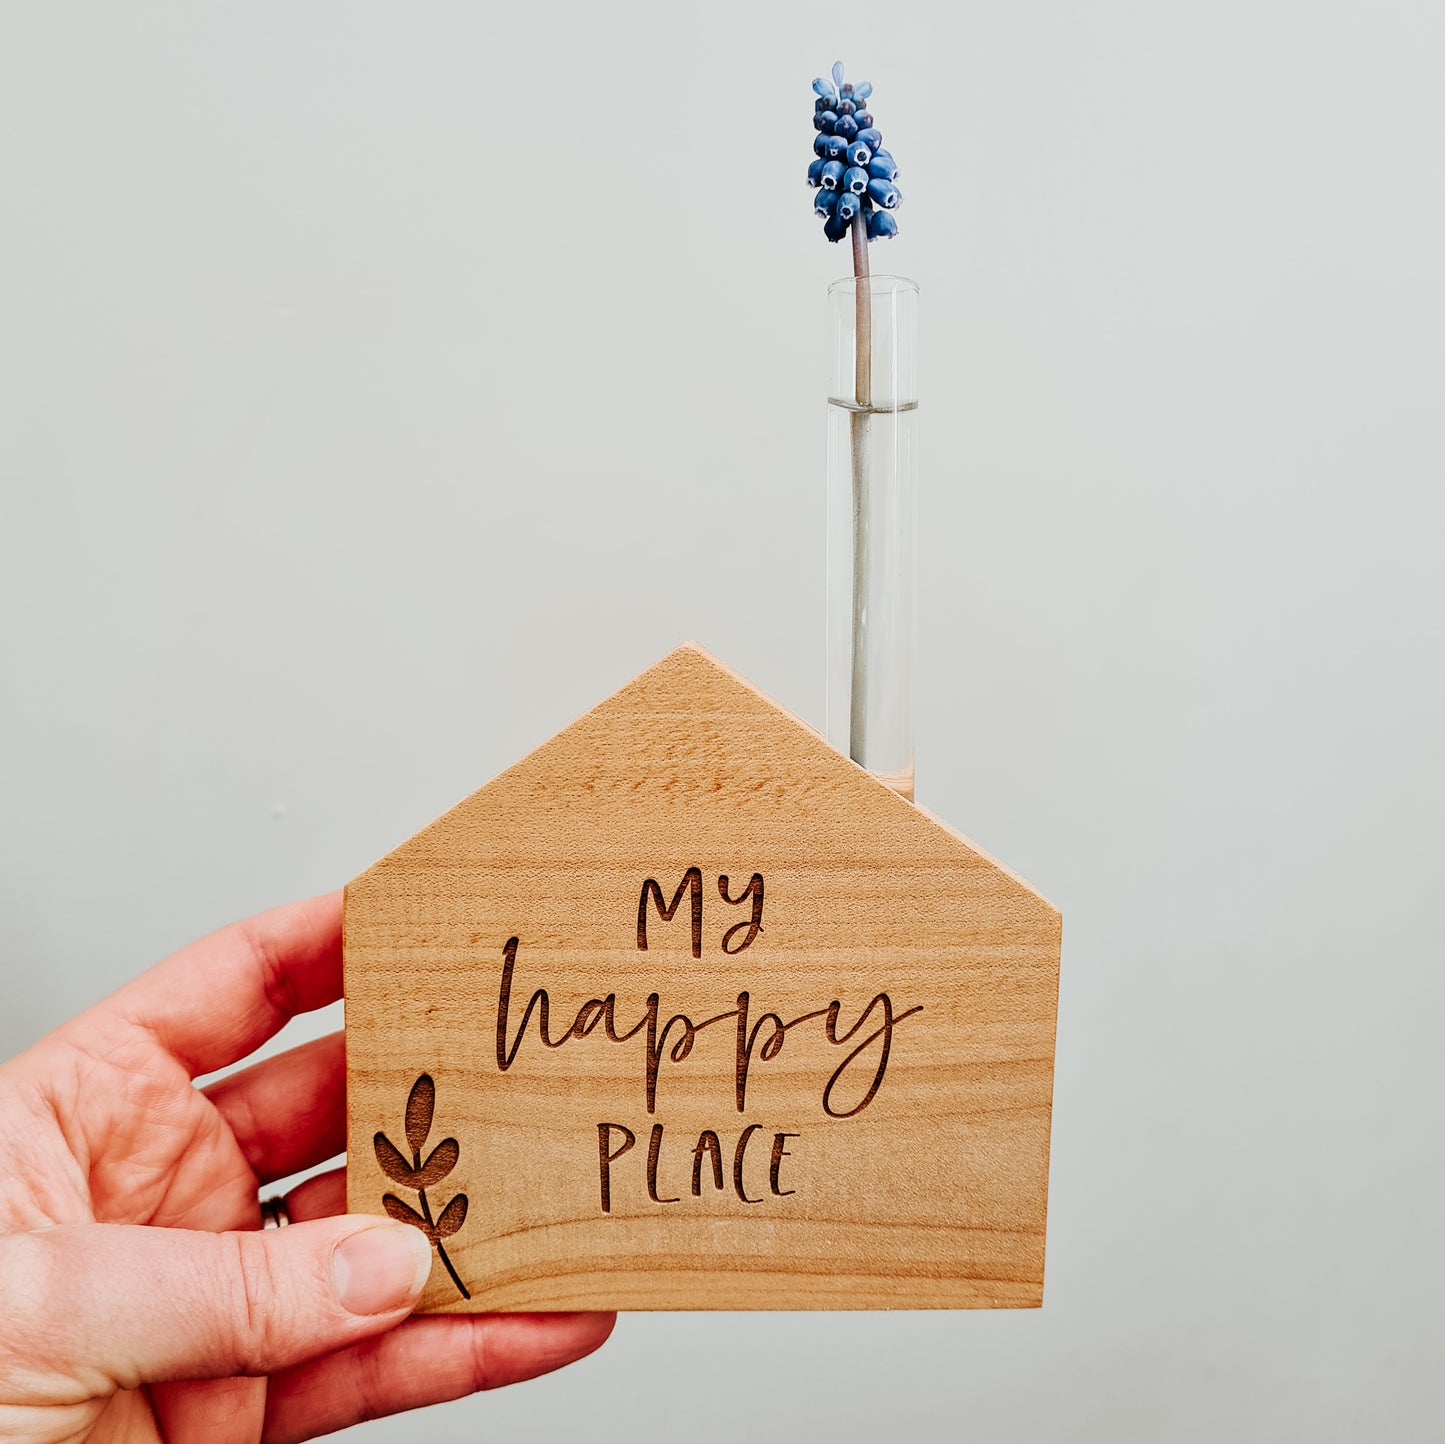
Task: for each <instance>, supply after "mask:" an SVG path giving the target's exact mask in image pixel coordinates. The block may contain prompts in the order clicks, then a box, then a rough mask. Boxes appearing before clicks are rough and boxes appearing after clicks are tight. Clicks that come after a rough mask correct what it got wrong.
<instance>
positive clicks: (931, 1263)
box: [345, 646, 1060, 1312]
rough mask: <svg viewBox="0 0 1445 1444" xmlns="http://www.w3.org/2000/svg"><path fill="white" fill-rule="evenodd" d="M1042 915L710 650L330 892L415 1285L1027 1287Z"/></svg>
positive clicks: (700, 1304) (715, 1289)
mask: <svg viewBox="0 0 1445 1444" xmlns="http://www.w3.org/2000/svg"><path fill="white" fill-rule="evenodd" d="M1059 937H1060V922H1059V915H1058V913H1057V912H1056V911H1055V909H1054V908H1053V907H1052V906H1051V905H1050V904H1049V903H1048V902H1046V901H1045V900H1044V899H1043V898H1042V897H1040V896H1039V894H1038V893H1036V892H1034V891H1033V890H1032V889H1031V888H1029V887H1028V886H1027V885H1026V884H1025V883H1023V882H1021V881H1020V880H1019V879H1018V878H1017V877H1015V876H1014V875H1013V874H1012V873H1010V872H1009V871H1007V870H1006V869H1005V868H1003V867H1001V866H1000V865H999V864H998V863H996V862H994V861H993V860H992V859H991V858H989V857H988V856H986V855H985V854H984V853H982V852H981V851H980V850H979V849H978V848H976V847H974V846H973V845H972V844H971V843H969V842H967V841H966V840H965V839H963V838H962V837H960V836H959V835H958V834H957V833H955V832H953V831H952V830H950V829H949V828H948V827H946V826H945V825H944V824H943V823H941V822H939V821H938V820H937V819H935V818H933V817H931V816H929V814H928V813H926V812H924V811H922V810H921V809H919V808H917V807H915V806H914V805H913V804H911V803H909V802H906V801H904V800H903V799H902V798H901V797H899V796H897V795H896V794H895V793H893V792H892V791H890V790H889V789H888V788H887V787H886V786H884V785H883V784H882V783H880V782H878V781H876V780H875V779H874V778H872V777H871V776H869V774H868V773H867V772H865V771H864V770H863V769H862V768H860V767H858V766H856V765H855V764H854V763H853V762H851V761H850V760H849V759H848V758H846V757H844V756H842V755H841V754H840V753H838V752H836V751H834V750H833V749H832V748H831V747H830V746H828V744H827V743H826V742H825V741H824V740H823V739H822V738H821V737H820V736H819V735H818V734H817V733H816V732H815V731H814V730H813V729H812V728H810V727H808V726H807V725H806V724H804V723H803V722H801V721H799V720H798V719H797V718H795V717H793V716H792V715H791V714H789V713H788V712H786V711H784V710H783V709H782V708H780V707H779V706H778V705H777V704H776V703H774V702H772V701H771V700H770V699H769V698H767V697H765V696H763V695H762V694H761V693H760V692H758V691H757V690H756V689H755V688H754V687H752V686H751V685H750V684H749V683H748V682H746V681H745V680H743V679H742V678H741V677H739V676H737V675H736V674H735V673H733V672H731V671H729V670H728V669H727V668H726V667H724V666H723V665H722V664H720V663H719V662H717V661H716V660H714V659H713V658H712V657H710V656H709V655H708V654H707V653H705V652H703V651H702V650H700V649H699V648H697V647H693V646H686V647H681V648H679V649H678V650H677V651H675V652H673V653H672V654H671V655H670V656H668V657H666V658H665V659H664V660H663V661H662V662H660V663H659V664H658V665H657V666H655V667H653V668H652V669H651V670H649V671H647V672H644V673H643V674H642V675H641V676H640V677H638V678H637V679H636V680H635V681H633V682H631V683H630V684H629V685H628V686H626V687H624V688H623V689H622V690H621V691H620V692H618V693H616V694H615V695H614V696H612V697H610V698H608V699H607V700H606V701H605V702H603V703H602V704H601V705H600V706H598V707H596V708H595V709H594V710H593V711H591V712H589V713H587V715H586V716H584V717H583V718H581V720H580V721H578V722H576V723H574V724H573V725H572V726H570V727H568V728H567V729H566V730H565V731H563V732H561V733H559V734H558V735H557V736H555V737H554V738H552V740H551V741H549V742H547V743H545V744H544V745H542V746H541V747H539V748H538V749H537V750H536V751H535V752H533V753H532V754H531V755H530V756H528V757H525V758H524V759H523V760H522V761H521V762H519V763H517V764H516V765H515V766H514V767H511V768H509V769H508V770H507V771H506V772H503V773H502V774H501V775H500V776H499V777H497V778H495V779H494V780H493V781H491V782H489V783H488V784H487V785H486V786H485V787H483V788H482V789H481V790H480V791H479V792H476V793H474V794H473V795H472V796H471V797H469V798H468V799H467V800H466V801H465V802H463V803H461V804H460V805H459V806H457V807H456V808H454V809H453V810H452V811H450V812H448V813H447V814H446V815H445V816H443V817H441V818H440V819H438V820H437V821H436V822H434V823H433V824H432V825H431V826H430V827H428V828H426V829H424V830H423V831H422V832H420V833H418V834H417V835H416V836H415V837H413V838H412V839H411V840H410V841H409V842H406V843H404V844H403V845H402V846H401V847H399V848H397V850H396V851H395V852H393V853H391V854H390V855H389V856H387V857H385V858H383V859H382V860H381V861H380V862H378V863H377V864H376V865H375V866H374V867H372V868H371V869H370V870H369V871H367V872H365V873H363V874H362V876H361V877H359V878H357V879H356V881H354V882H353V883H352V884H351V885H350V886H349V887H348V888H347V891H346V925H345V956H346V1036H347V1075H348V1105H349V1115H350V1138H349V1170H348V1188H349V1204H350V1207H351V1209H352V1211H354V1212H364V1213H382V1212H386V1213H389V1214H391V1215H392V1216H393V1217H395V1218H399V1219H403V1220H405V1221H407V1222H410V1223H413V1224H415V1225H416V1226H417V1227H419V1228H421V1229H422V1230H423V1231H424V1232H425V1233H426V1234H427V1236H428V1237H429V1238H430V1240H431V1242H432V1244H433V1245H434V1259H435V1265H434V1267H433V1270H432V1276H431V1280H430V1283H429V1284H428V1286H427V1291H426V1294H425V1296H424V1299H423V1307H424V1308H425V1309H428V1310H431V1311H453V1312H455V1311H466V1310H478V1311H479V1310H552V1309H613V1308H617V1309H812V1308H818V1309H824V1308H826V1309H838V1308H1015V1307H1029V1306H1034V1305H1038V1304H1039V1303H1040V1302H1041V1301H1042V1297H1043V1276H1044V1217H1045V1204H1046V1193H1047V1181H1048V1149H1049V1115H1050V1105H1051V1097H1052V1086H1053V1052H1054V1015H1055V1005H1056V998H1057V988H1058V963H1059Z"/></svg>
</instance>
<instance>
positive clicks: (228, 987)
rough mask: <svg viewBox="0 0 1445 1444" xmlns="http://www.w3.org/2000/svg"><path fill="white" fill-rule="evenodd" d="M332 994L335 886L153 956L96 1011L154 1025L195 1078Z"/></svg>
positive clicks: (336, 956) (336, 978)
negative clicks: (150, 963)
mask: <svg viewBox="0 0 1445 1444" xmlns="http://www.w3.org/2000/svg"><path fill="white" fill-rule="evenodd" d="M340 996H341V894H340V893H339V892H334V893H328V894H326V896H324V897H317V898H311V899H310V900H309V901H307V902H299V903H290V904H288V905H287V906H285V907H279V908H272V909H271V911H270V912H264V913H261V914H259V915H258V916H256V917H254V918H248V919H247V920H246V921H245V922H239V923H232V924H231V926H230V927H226V928H222V929H221V930H220V931H219V932H215V933H212V934H211V935H210V936H209V937H206V938H202V939H201V940H200V941H199V942H195V943H191V944H190V946H188V947H184V948H182V949H181V950H180V952H178V953H176V954H174V955H173V956H172V957H169V958H167V959H166V960H165V962H163V963H157V964H156V966H155V967H153V968H151V969H149V970H148V971H147V972H144V973H142V974H141V975H140V977H138V978H137V979H136V980H135V981H134V982H132V983H128V984H127V985H126V986H125V987H123V988H122V989H120V991H119V992H117V993H115V994H113V995H112V996H111V997H110V998H108V999H107V1000H106V1001H105V1002H103V1003H101V1004H100V1005H99V1006H98V1008H97V1009H92V1010H91V1012H90V1013H86V1014H82V1015H81V1017H80V1018H79V1019H77V1020H76V1021H75V1023H73V1024H71V1025H70V1026H71V1027H77V1026H79V1027H85V1026H86V1024H87V1021H88V1022H89V1023H90V1024H91V1025H93V1024H94V1022H95V1021H96V1019H95V1016H94V1015H95V1014H96V1013H97V1012H99V1013H100V1014H102V1015H110V1016H111V1017H118V1018H120V1019H122V1020H124V1021H127V1022H131V1023H136V1024H139V1025H140V1026H141V1027H143V1028H145V1029H147V1030H148V1031H149V1032H151V1033H153V1034H154V1035H155V1036H156V1038H157V1039H158V1040H159V1041H160V1043H161V1046H162V1047H164V1048H165V1049H166V1050H167V1051H168V1052H169V1053H171V1054H173V1055H174V1056H175V1057H176V1058H178V1059H179V1060H180V1061H181V1062H182V1063H184V1064H185V1065H186V1067H187V1068H188V1069H189V1070H190V1074H191V1076H192V1077H193V1078H194V1077H195V1076H196V1075H197V1074H199V1073H210V1072H212V1071H213V1070H214V1069H217V1068H224V1067H226V1066H227V1065H228V1064H231V1063H234V1062H236V1061H237V1059H240V1058H244V1057H245V1056H246V1055H247V1054H248V1053H250V1052H252V1051H254V1050H255V1049H256V1048H259V1047H260V1046H261V1044H262V1043H264V1042H265V1041H266V1039H267V1038H269V1037H271V1036H272V1034H274V1033H277V1032H279V1031H280V1029H281V1028H282V1026H283V1025H284V1024H285V1023H287V1022H289V1021H290V1019H292V1018H294V1017H295V1016H296V1015H297V1014H298V1013H309V1012H311V1011H312V1010H313V1009H315V1008H322V1007H325V1006H326V1004H327V1003H334V1002H335V1001H336V1000H337V999H338V998H339V997H340Z"/></svg>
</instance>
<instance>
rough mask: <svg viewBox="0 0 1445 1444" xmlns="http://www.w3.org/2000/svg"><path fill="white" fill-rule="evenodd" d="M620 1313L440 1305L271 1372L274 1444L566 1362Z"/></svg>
mask: <svg viewBox="0 0 1445 1444" xmlns="http://www.w3.org/2000/svg"><path fill="white" fill-rule="evenodd" d="M616 1318H617V1316H616V1315H615V1314H482V1315H478V1316H477V1317H474V1318H466V1317H456V1316H448V1315H443V1314H435V1315H432V1316H430V1317H428V1318H421V1319H408V1320H407V1321H406V1323H404V1324H402V1325H401V1327H400V1328H398V1329H394V1330H393V1331H392V1332H391V1333H389V1334H383V1335H382V1336H381V1337H380V1338H377V1339H368V1340H367V1341H366V1342H365V1343H362V1344H357V1345H355V1346H353V1347H352V1348H349V1349H346V1350H345V1351H344V1352H342V1353H339V1354H334V1355H332V1356H331V1357H330V1358H328V1359H317V1360H316V1361H315V1362H313V1363H310V1364H303V1365H302V1366H301V1367H300V1368H297V1369H291V1370H288V1371H287V1372H286V1373H284V1374H281V1375H279V1376H278V1377H276V1378H273V1379H272V1380H271V1387H270V1388H269V1389H268V1390H267V1394H266V1428H265V1432H264V1433H263V1435H262V1438H263V1439H264V1440H265V1441H266V1444H292V1441H296V1440H301V1439H311V1438H314V1437H315V1436H316V1435H318V1434H328V1433H330V1432H331V1431H332V1430H334V1429H345V1428H346V1427H347V1426H348V1425H350V1424H359V1423H361V1422H362V1421H363V1420H365V1419H378V1418H381V1417H382V1416H383V1415H386V1414H399V1413H401V1412H402V1411H403V1410H404V1409H420V1408H422V1407H423V1406H425V1405H427V1404H442V1403H445V1402H446V1401H447V1400H448V1399H460V1398H462V1397H463V1396H464V1395H466V1394H474V1393H476V1392H477V1390H479V1389H495V1388H497V1387H498V1386H499V1385H502V1384H515V1383H518V1382H519V1381H520V1380H522V1379H531V1378H535V1377H536V1376H537V1375H538V1374H545V1373H548V1372H549V1371H551V1370H552V1369H560V1368H561V1367H562V1366H563V1365H564V1364H570V1363H572V1362H573V1361H574V1360H576V1359H580V1358H583V1357H584V1356H586V1355H587V1354H590V1353H591V1352H592V1351H593V1350H594V1349H596V1348H599V1347H600V1346H601V1345H602V1344H603V1343H604V1342H605V1341H606V1339H607V1336H608V1334H610V1333H611V1332H612V1325H613V1324H614V1323H615V1322H616Z"/></svg>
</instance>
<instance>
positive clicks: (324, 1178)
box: [286, 1168, 346, 1223]
mask: <svg viewBox="0 0 1445 1444" xmlns="http://www.w3.org/2000/svg"><path fill="white" fill-rule="evenodd" d="M286 1212H287V1213H288V1214H290V1216H291V1221H292V1223H305V1222H306V1221H307V1220H308V1219H312V1218H330V1217H331V1215H332V1214H334V1213H345V1212H346V1170H345V1169H344V1168H333V1169H332V1170H331V1171H330V1172H329V1173H318V1174H317V1175H316V1177H315V1178H308V1179H306V1180H305V1182H304V1183H298V1184H297V1185H296V1187H295V1188H293V1189H292V1190H291V1192H290V1193H288V1194H287V1195H286Z"/></svg>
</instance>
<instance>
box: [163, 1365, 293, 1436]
mask: <svg viewBox="0 0 1445 1444" xmlns="http://www.w3.org/2000/svg"><path fill="white" fill-rule="evenodd" d="M150 1401H151V1408H152V1409H153V1410H154V1411H155V1416H156V1423H157V1424H159V1425H160V1429H161V1438H162V1439H175V1440H182V1439H191V1440H194V1439H204V1440H205V1441H206V1444H255V1440H256V1437H257V1434H258V1432H259V1430H260V1427H261V1421H262V1420H263V1419H264V1418H265V1416H266V1380H265V1379H181V1380H177V1381H176V1382H174V1383H171V1384H155V1385H153V1386H152V1388H151V1389H150Z"/></svg>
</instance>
